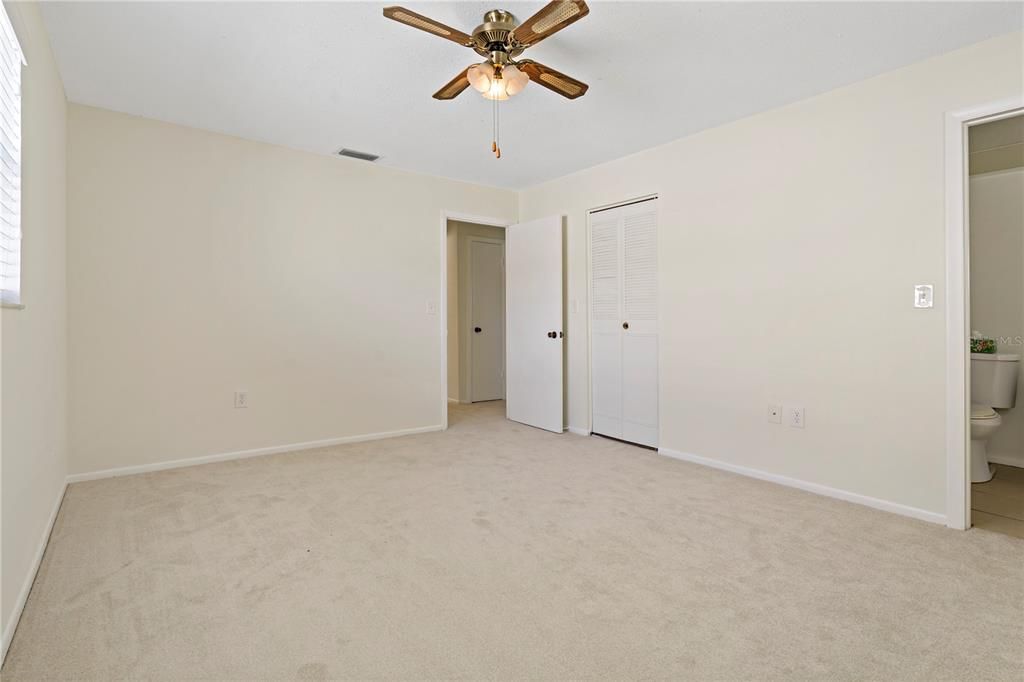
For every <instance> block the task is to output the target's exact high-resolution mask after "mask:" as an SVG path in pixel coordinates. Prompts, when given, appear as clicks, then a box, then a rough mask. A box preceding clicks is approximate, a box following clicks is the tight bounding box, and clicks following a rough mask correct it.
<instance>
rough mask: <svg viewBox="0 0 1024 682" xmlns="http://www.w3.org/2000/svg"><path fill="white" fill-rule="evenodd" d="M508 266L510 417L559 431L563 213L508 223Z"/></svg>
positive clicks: (560, 413)
mask: <svg viewBox="0 0 1024 682" xmlns="http://www.w3.org/2000/svg"><path fill="white" fill-rule="evenodd" d="M505 270H506V283H507V284H506V286H507V293H506V298H507V308H506V320H507V330H508V331H507V337H508V345H507V371H506V401H507V405H506V410H507V416H508V418H509V419H511V420H513V421H517V422H522V423H523V424H529V425H530V426H536V427H538V428H542V429H546V430H548V431H555V432H557V433H561V432H562V430H563V426H564V424H563V420H564V417H563V401H564V398H563V389H562V344H563V343H564V339H563V333H562V332H563V326H562V320H563V317H562V314H563V311H562V218H561V216H550V217H547V218H540V219H537V220H532V221H530V222H526V223H520V224H518V225H511V226H509V227H508V229H507V230H506V235H505Z"/></svg>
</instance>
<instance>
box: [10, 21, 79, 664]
mask: <svg viewBox="0 0 1024 682" xmlns="http://www.w3.org/2000/svg"><path fill="white" fill-rule="evenodd" d="M4 5H5V7H6V8H7V11H8V14H9V15H10V17H11V22H12V23H13V24H14V29H15V31H16V33H17V35H18V40H19V41H20V42H21V46H22V50H23V51H24V53H25V60H26V62H27V63H28V64H27V66H26V67H25V69H24V71H23V75H22V121H23V125H22V209H21V210H22V232H23V235H24V238H23V243H22V302H23V303H24V305H25V307H24V309H23V310H13V309H4V310H3V311H2V313H0V326H2V334H0V336H2V353H0V361H2V380H0V386H2V388H0V392H2V393H0V399H2V405H0V408H2V410H3V419H2V424H3V432H2V437H0V449H2V457H0V467H2V480H3V482H2V486H0V498H2V502H0V516H2V528H0V534H2V536H3V541H2V561H0V572H2V574H3V577H2V592H0V614H2V623H3V628H4V640H3V642H4V646H6V645H7V644H8V642H9V641H10V637H11V635H12V634H13V628H14V625H15V624H16V617H17V615H18V608H19V606H20V601H21V600H22V599H24V598H25V596H26V595H27V591H28V588H29V587H30V586H31V580H32V577H33V570H34V567H35V561H36V559H37V557H38V553H39V552H40V551H41V549H42V543H43V542H44V541H45V540H46V536H45V534H46V530H47V526H48V523H49V520H50V518H51V516H52V514H53V512H54V510H55V507H56V504H57V503H58V501H59V495H60V493H61V491H62V490H63V489H64V477H65V476H66V475H67V429H66V424H67V412H66V396H67V324H66V314H67V299H66V292H67V287H66V280H65V240H66V229H65V227H66V225H65V215H66V214H65V170H66V168H65V160H66V156H65V131H66V116H67V105H66V102H65V99H64V86H63V84H62V83H61V80H60V76H59V75H58V73H57V68H56V64H55V63H54V60H53V56H52V54H51V52H50V44H49V39H48V37H47V35H46V32H45V30H44V28H43V22H42V18H41V17H40V14H39V8H38V7H37V6H36V5H35V4H25V3H4Z"/></svg>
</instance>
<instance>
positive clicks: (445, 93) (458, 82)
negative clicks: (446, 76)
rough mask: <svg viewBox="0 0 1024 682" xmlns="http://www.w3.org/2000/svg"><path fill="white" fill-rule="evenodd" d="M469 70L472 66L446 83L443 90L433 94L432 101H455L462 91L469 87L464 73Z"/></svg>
mask: <svg viewBox="0 0 1024 682" xmlns="http://www.w3.org/2000/svg"><path fill="white" fill-rule="evenodd" d="M471 68H473V64H470V65H469V66H467V67H466V68H464V69H463V70H462V73H460V74H459V75H458V76H456V77H455V78H453V79H451V80H450V81H448V83H447V84H445V86H444V87H443V88H441V89H440V90H438V91H437V92H435V93H434V99H455V98H456V97H458V96H459V95H460V94H462V91H463V90H465V89H466V88H468V87H469V79H468V78H466V72H467V71H469V70H470V69H471Z"/></svg>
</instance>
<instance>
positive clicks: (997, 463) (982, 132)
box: [966, 114, 1024, 538]
mask: <svg viewBox="0 0 1024 682" xmlns="http://www.w3.org/2000/svg"><path fill="white" fill-rule="evenodd" d="M967 151H968V154H967V175H968V179H967V211H966V214H967V227H968V230H967V234H968V254H969V257H968V271H967V291H968V292H969V295H968V297H967V304H968V318H969V319H970V331H971V340H970V359H969V365H970V377H971V380H970V383H969V384H968V391H967V393H968V403H969V404H970V410H971V413H970V423H969V426H968V429H969V438H970V446H969V452H968V455H969V458H970V466H969V469H968V471H969V474H970V481H971V495H970V501H971V503H970V507H971V509H970V514H971V525H972V526H973V527H975V528H984V529H986V530H991V531H995V532H999V533H1004V534H1007V535H1011V536H1015V537H1020V538H1024V402H1021V401H1024V386H1022V385H1021V384H1024V373H1022V372H1021V371H1020V369H1021V364H1022V363H1021V361H1022V351H1024V114H1019V115H1016V116H1009V117H1006V118H999V119H997V120H994V121H988V122H983V123H978V124H976V125H972V126H970V127H969V128H968V131H967Z"/></svg>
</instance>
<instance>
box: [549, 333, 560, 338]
mask: <svg viewBox="0 0 1024 682" xmlns="http://www.w3.org/2000/svg"><path fill="white" fill-rule="evenodd" d="M548 338H549V339H554V338H558V334H556V333H554V332H548Z"/></svg>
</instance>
